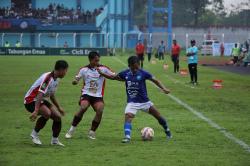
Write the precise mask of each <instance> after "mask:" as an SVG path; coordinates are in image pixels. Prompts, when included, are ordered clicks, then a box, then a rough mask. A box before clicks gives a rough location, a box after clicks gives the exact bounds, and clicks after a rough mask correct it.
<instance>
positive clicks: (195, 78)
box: [194, 64, 198, 84]
mask: <svg viewBox="0 0 250 166" xmlns="http://www.w3.org/2000/svg"><path fill="white" fill-rule="evenodd" d="M197 79H198V78H197V64H194V82H195V84H197Z"/></svg>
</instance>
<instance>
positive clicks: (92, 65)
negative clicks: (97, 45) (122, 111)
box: [65, 52, 115, 139]
mask: <svg viewBox="0 0 250 166" xmlns="http://www.w3.org/2000/svg"><path fill="white" fill-rule="evenodd" d="M88 58H89V65H87V66H85V67H83V68H81V69H80V71H79V72H78V74H77V75H76V76H75V79H74V81H73V82H72V84H73V85H77V84H78V83H79V81H80V80H81V79H83V88H82V95H81V98H80V101H79V105H80V109H79V111H78V112H77V113H76V114H75V116H74V118H73V121H72V124H71V127H70V129H69V130H68V132H67V133H66V135H65V138H72V136H73V133H74V131H75V129H76V126H77V125H78V124H79V122H80V121H81V120H82V117H83V115H84V113H85V112H86V111H87V109H88V108H89V106H92V108H93V109H94V111H95V112H96V115H95V117H94V119H93V121H92V125H91V128H90V130H89V133H88V137H89V138H90V139H95V138H96V136H95V135H96V134H95V132H96V130H97V128H98V126H99V124H100V122H101V119H102V114H103V109H104V101H103V95H104V88H105V78H104V77H103V76H101V75H100V74H99V72H98V71H97V70H96V68H99V69H100V70H101V71H102V72H104V73H106V74H110V75H114V74H115V73H114V72H113V71H112V70H111V69H109V68H108V67H106V66H103V65H100V64H99V61H100V55H99V54H98V53H97V52H90V53H89V56H88Z"/></svg>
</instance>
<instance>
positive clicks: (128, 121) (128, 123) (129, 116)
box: [122, 112, 135, 143]
mask: <svg viewBox="0 0 250 166" xmlns="http://www.w3.org/2000/svg"><path fill="white" fill-rule="evenodd" d="M134 117H135V114H133V113H130V112H127V113H126V114H125V121H124V126H123V127H124V136H125V137H124V139H123V140H122V143H129V142H130V139H131V130H132V120H133V119H134Z"/></svg>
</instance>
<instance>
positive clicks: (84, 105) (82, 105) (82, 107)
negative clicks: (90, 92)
mask: <svg viewBox="0 0 250 166" xmlns="http://www.w3.org/2000/svg"><path fill="white" fill-rule="evenodd" d="M89 106H90V103H89V101H88V100H81V101H80V109H79V111H78V112H76V114H75V116H74V118H73V121H72V123H71V127H70V129H69V130H68V132H67V133H66V135H65V138H72V135H73V133H74V131H75V129H76V126H77V125H78V124H79V123H80V121H81V120H82V117H83V115H84V113H85V112H86V111H87V109H88V108H89Z"/></svg>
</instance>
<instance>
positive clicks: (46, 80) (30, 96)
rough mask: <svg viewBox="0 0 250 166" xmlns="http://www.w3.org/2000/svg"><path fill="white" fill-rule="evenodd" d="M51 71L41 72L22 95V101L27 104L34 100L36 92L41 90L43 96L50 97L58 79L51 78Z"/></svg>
mask: <svg viewBox="0 0 250 166" xmlns="http://www.w3.org/2000/svg"><path fill="white" fill-rule="evenodd" d="M53 75H54V73H53V72H47V73H44V74H42V75H41V76H40V77H39V78H38V79H37V80H36V81H35V82H34V83H33V85H32V86H31V88H30V89H29V91H28V92H27V93H26V95H25V97H24V103H25V104H29V103H31V102H33V101H36V96H37V94H38V92H42V93H43V96H44V97H45V98H48V97H50V96H51V95H52V94H54V93H55V91H56V88H57V85H58V83H59V79H54V78H53Z"/></svg>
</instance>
